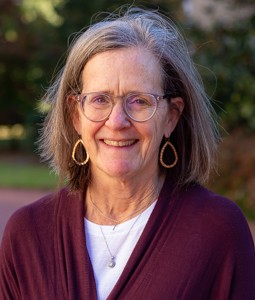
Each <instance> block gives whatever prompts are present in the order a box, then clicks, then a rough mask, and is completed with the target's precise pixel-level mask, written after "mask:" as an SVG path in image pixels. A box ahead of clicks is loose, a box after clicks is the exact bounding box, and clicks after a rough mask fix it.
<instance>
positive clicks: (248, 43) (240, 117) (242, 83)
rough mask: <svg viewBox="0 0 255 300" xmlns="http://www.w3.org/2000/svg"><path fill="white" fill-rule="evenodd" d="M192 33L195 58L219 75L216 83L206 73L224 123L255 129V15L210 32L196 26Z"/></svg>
mask: <svg viewBox="0 0 255 300" xmlns="http://www.w3.org/2000/svg"><path fill="white" fill-rule="evenodd" d="M191 33H192V38H193V42H194V44H195V47H196V51H195V55H194V59H195V61H196V62H197V63H198V64H202V65H204V66H207V67H208V68H209V69H211V71H212V72H213V73H214V74H215V78H216V79H217V82H215V86H213V84H212V79H211V77H212V74H211V73H209V72H208V73H207V74H206V75H205V76H204V79H205V83H206V85H207V87H208V91H209V92H210V93H211V94H213V92H214V94H213V98H214V100H215V101H216V104H217V106H216V109H217V110H218V113H219V115H220V117H221V118H222V120H223V122H224V124H225V125H226V126H227V127H228V128H231V129H234V128H237V127H240V126H245V127H247V128H250V129H255V105H254V99H255V68H254V66H255V15H254V16H253V18H251V19H249V20H248V19H247V20H244V21H242V22H239V23H238V24H234V26H232V27H222V26H216V27H214V28H212V30H210V31H209V32H203V31H201V29H199V28H195V27H194V28H193V29H192V31H191ZM202 43H204V45H203V44H202ZM201 44H202V46H201Z"/></svg>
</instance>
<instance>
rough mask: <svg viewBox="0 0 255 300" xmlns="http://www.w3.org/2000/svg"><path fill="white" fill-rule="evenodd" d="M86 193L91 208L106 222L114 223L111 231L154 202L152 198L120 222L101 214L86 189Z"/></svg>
mask: <svg viewBox="0 0 255 300" xmlns="http://www.w3.org/2000/svg"><path fill="white" fill-rule="evenodd" d="M88 192H89V200H90V202H91V204H92V206H93V207H94V208H95V210H96V211H98V212H99V213H100V214H101V215H102V216H103V217H104V218H105V219H108V220H110V221H111V222H113V223H114V227H113V230H114V229H115V228H116V226H117V225H118V224H120V223H122V222H123V221H125V220H128V219H130V218H131V217H132V216H133V215H135V214H137V213H139V212H140V211H143V210H145V209H146V208H147V207H149V206H150V205H151V204H152V203H153V202H154V200H155V199H154V198H152V200H151V201H149V202H148V203H145V205H143V206H141V207H140V208H138V209H137V210H135V211H133V212H132V213H131V214H130V215H128V216H126V217H124V218H122V219H120V220H116V219H114V218H111V217H109V216H106V215H105V214H104V213H103V212H102V210H101V209H100V208H99V207H98V206H97V205H96V203H95V202H94V201H93V199H92V196H91V192H90V189H88ZM145 198H146V197H144V198H143V199H145ZM157 198H158V191H157V197H156V199H157ZM143 199H142V200H143Z"/></svg>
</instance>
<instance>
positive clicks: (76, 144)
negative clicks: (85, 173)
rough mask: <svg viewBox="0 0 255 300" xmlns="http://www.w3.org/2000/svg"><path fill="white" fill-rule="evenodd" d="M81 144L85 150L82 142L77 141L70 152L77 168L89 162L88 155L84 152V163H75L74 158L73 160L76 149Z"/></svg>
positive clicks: (80, 140)
mask: <svg viewBox="0 0 255 300" xmlns="http://www.w3.org/2000/svg"><path fill="white" fill-rule="evenodd" d="M80 143H81V144H82V146H83V148H84V149H85V146H84V143H83V140H82V139H78V141H77V142H76V143H75V145H74V147H73V151H72V159H73V161H74V162H75V163H76V164H77V165H78V166H84V165H86V163H87V162H88V161H89V155H88V153H87V151H86V149H85V151H86V158H85V160H84V161H77V160H76V158H75V152H76V149H77V147H78V145H79V144H80Z"/></svg>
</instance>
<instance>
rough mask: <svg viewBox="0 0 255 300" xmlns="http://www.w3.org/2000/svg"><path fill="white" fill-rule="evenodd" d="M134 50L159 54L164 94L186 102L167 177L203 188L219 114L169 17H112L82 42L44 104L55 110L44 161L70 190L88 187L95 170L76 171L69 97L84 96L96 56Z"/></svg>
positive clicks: (47, 126) (46, 131) (131, 13)
mask: <svg viewBox="0 0 255 300" xmlns="http://www.w3.org/2000/svg"><path fill="white" fill-rule="evenodd" d="M134 46H142V47H144V48H146V49H147V50H148V51H150V52H151V53H152V54H154V56H155V57H156V58H157V59H158V61H159V64H160V66H161V68H162V75H163V77H162V78H163V87H164V90H165V92H169V91H170V92H171V93H174V94H176V96H180V97H182V98H183V100H184V104H185V108H184V111H183V113H182V115H181V116H180V119H179V122H178V124H177V126H176V128H175V130H174V132H173V133H172V136H171V142H172V143H173V145H174V146H175V148H176V150H177V152H178V155H179V162H178V164H177V165H176V166H175V167H174V169H170V170H169V171H168V172H172V173H173V174H174V178H175V179H176V183H177V184H178V186H183V185H186V184H190V183H193V182H198V183H204V182H205V180H206V179H208V176H209V173H210V170H211V169H212V167H213V166H214V161H215V154H216V150H217V143H218V132H217V126H216V125H217V124H216V121H215V120H216V118H215V113H214V110H213V108H212V106H211V104H210V100H209V98H208V97H207V95H206V93H205V90H204V87H203V83H202V80H201V78H200V76H199V74H198V72H197V70H196V67H195V66H194V63H193V61H192V59H191V57H190V55H189V51H188V48H187V46H186V43H185V40H184V38H183V37H182V35H181V34H180V32H179V30H177V28H176V26H175V25H174V24H173V23H172V21H171V20H169V19H168V18H167V17H165V16H163V15H161V14H160V13H158V12H155V11H149V10H144V9H140V8H134V7H132V8H128V9H127V10H126V11H125V12H124V13H122V12H120V14H118V15H117V14H114V15H113V14H111V15H109V16H108V17H107V18H106V19H104V20H103V21H100V22H98V23H96V24H94V25H91V26H90V27H89V28H88V29H87V30H85V31H84V32H81V33H80V34H79V35H78V36H77V38H76V39H75V40H74V42H73V43H72V45H71V46H70V50H69V54H68V58H67V61H66V64H65V66H64V68H63V69H62V71H61V72H60V73H59V74H58V76H57V78H56V80H55V82H54V83H53V84H52V86H51V87H50V88H49V89H48V91H47V93H46V95H45V97H44V99H43V100H44V101H46V102H47V103H50V106H51V110H50V112H49V113H48V115H47V117H46V118H45V122H44V126H43V129H42V132H41V137H40V140H39V145H40V146H39V149H40V151H41V156H42V157H43V159H45V160H47V161H49V162H50V165H51V167H52V168H53V170H54V171H55V172H56V173H57V174H59V175H60V178H62V179H63V178H64V179H65V180H67V182H68V185H69V187H70V189H71V190H77V189H82V188H84V186H86V185H88V181H89V178H90V166H89V163H88V164H87V165H86V166H82V167H80V166H77V165H76V164H75V163H74V162H73V160H72V157H71V154H72V149H73V146H74V144H75V142H76V141H77V139H78V134H77V132H76V131H75V129H74V127H73V124H72V118H71V115H72V110H73V109H74V108H73V107H72V106H70V105H69V103H68V101H67V99H68V96H69V95H71V94H75V93H79V92H80V91H81V90H82V86H81V84H82V83H81V73H82V70H83V68H84V66H85V64H86V63H87V61H88V60H89V59H90V58H91V57H92V56H93V55H95V54H98V53H100V52H104V51H108V50H111V49H116V48H126V47H134ZM169 155H171V154H170V153H169ZM76 156H77V158H78V159H79V157H80V159H81V160H82V157H84V153H82V151H81V150H80V152H79V151H77V153H76Z"/></svg>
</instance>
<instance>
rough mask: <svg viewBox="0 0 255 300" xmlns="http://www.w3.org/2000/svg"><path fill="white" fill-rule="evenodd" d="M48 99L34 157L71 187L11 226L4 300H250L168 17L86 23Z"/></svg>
mask: <svg viewBox="0 0 255 300" xmlns="http://www.w3.org/2000/svg"><path fill="white" fill-rule="evenodd" d="M46 101H47V102H48V103H50V105H51V106H52V109H51V112H50V113H49V115H48V117H47V119H46V121H45V126H44V130H43V134H42V137H41V140H40V142H41V150H42V154H43V156H44V158H46V159H48V160H50V161H51V166H52V167H53V168H54V170H55V171H56V172H58V174H60V177H61V178H62V179H64V180H66V183H67V187H66V188H64V189H61V190H60V191H59V192H57V193H54V194H52V195H49V196H46V197H45V198H43V199H41V200H39V201H37V202H35V203H34V204H32V205H29V206H27V207H24V208H22V209H21V210H19V211H18V212H16V213H15V214H14V216H12V218H11V219H10V221H9V223H8V225H7V227H6V230H5V235H4V238H3V242H2V248H1V263H0V265H1V266H0V288H1V291H0V295H1V299H106V298H107V297H108V299H178V300H180V299H196V300H198V299H217V300H218V299H242V300H244V299H247V300H248V299H249V300H250V299H255V258H254V246H253V241H252V238H251V234H250V232H249V229H248V226H247V223H246V221H245V219H244V217H243V215H242V213H241V212H240V210H239V209H238V208H237V207H236V205H235V204H233V203H232V202H230V201H229V200H227V199H225V198H223V197H221V196H218V195H215V194H213V193H211V192H210V191H208V190H206V189H205V188H204V187H202V185H201V183H203V182H204V181H205V180H206V179H207V177H208V175H209V171H210V169H211V168H212V166H213V159H214V156H215V151H216V144H217V131H216V126H215V122H214V119H213V117H214V116H213V111H212V108H211V106H210V103H209V100H208V99H207V97H206V94H205V92H204V90H203V87H202V83H201V81H200V79H199V76H198V74H197V72H196V70H195V68H194V65H193V63H192V61H191V59H190V57H189V54H188V50H187V48H186V46H185V42H184V41H183V39H182V37H181V36H180V34H179V33H178V31H177V30H176V29H175V27H174V26H173V25H172V24H171V23H170V22H169V20H167V19H166V18H164V17H162V16H161V15H159V14H158V13H155V12H150V11H146V10H140V9H135V8H131V9H128V10H127V12H126V13H125V14H124V15H123V16H119V17H110V18H108V19H106V20H104V21H102V22H99V23H98V24H95V25H93V26H91V27H90V28H89V29H88V30H87V31H85V32H83V33H81V34H80V36H79V37H78V38H77V39H76V40H75V42H74V43H73V45H72V47H71V50H70V53H69V56H68V59H67V62H66V65H65V67H64V68H63V71H62V72H61V73H60V74H59V76H58V78H57V79H56V81H55V83H54V84H53V85H52V87H51V88H50V89H49V91H48V93H47V94H46Z"/></svg>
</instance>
